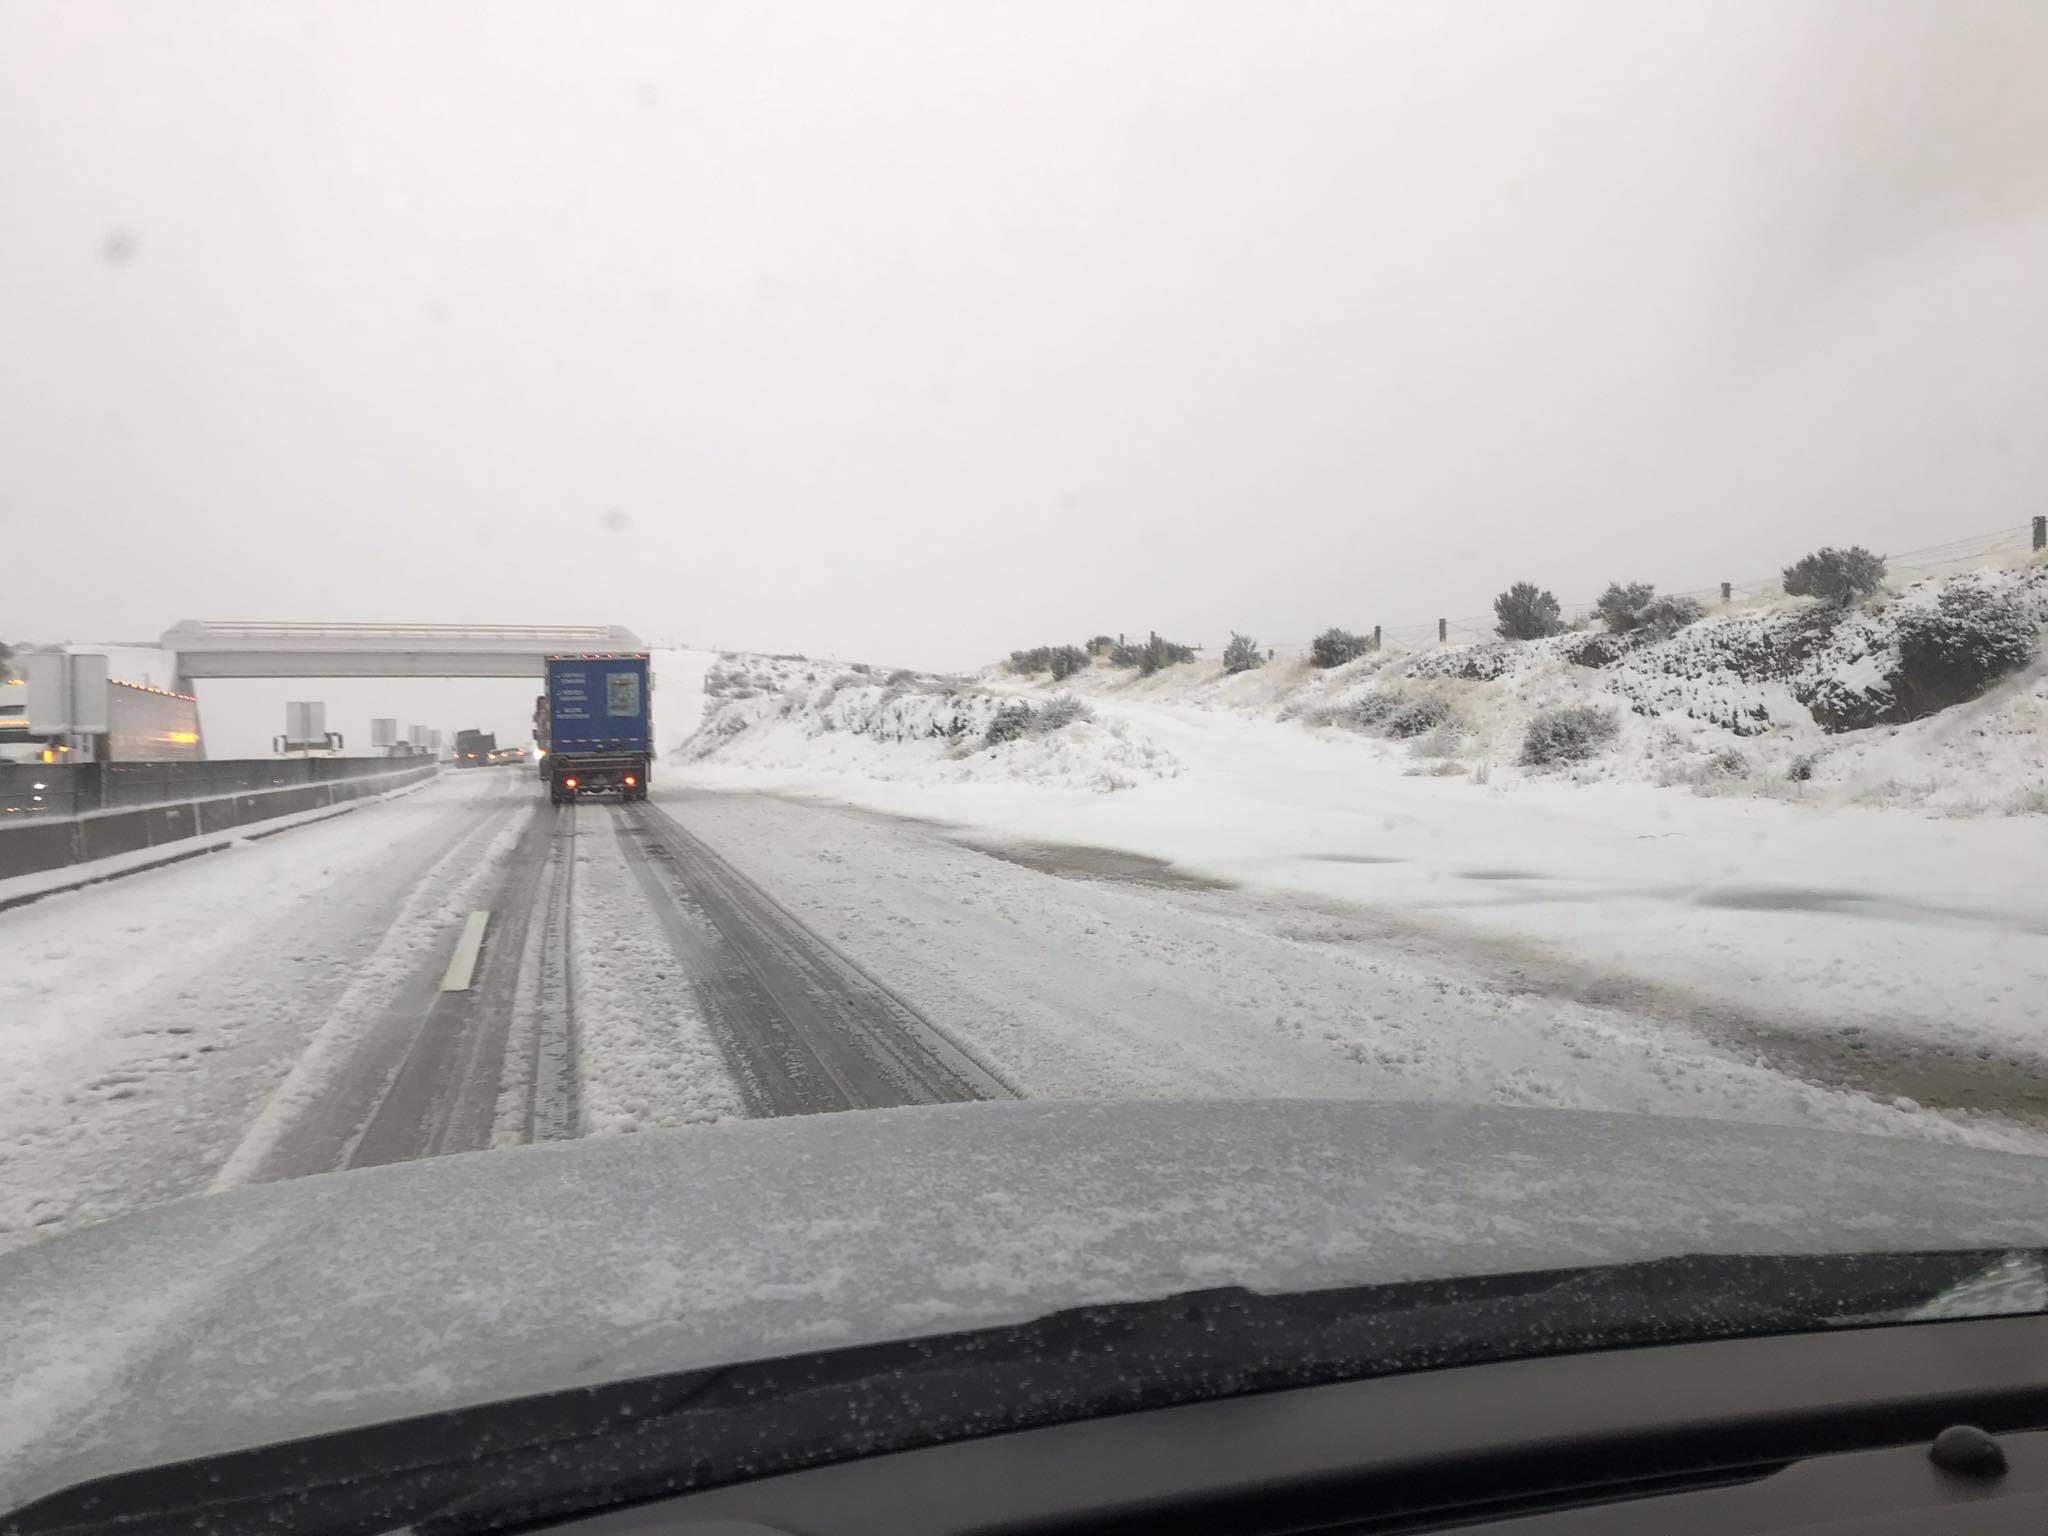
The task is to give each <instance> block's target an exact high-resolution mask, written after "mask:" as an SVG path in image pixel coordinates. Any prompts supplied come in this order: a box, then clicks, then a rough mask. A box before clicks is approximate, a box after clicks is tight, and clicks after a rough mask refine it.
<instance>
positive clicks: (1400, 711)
mask: <svg viewBox="0 0 2048 1536" xmlns="http://www.w3.org/2000/svg"><path fill="white" fill-rule="evenodd" d="M1450 719H1451V706H1450V705H1448V704H1446V703H1445V702H1444V701H1443V700H1442V699H1439V698H1433V697H1430V696H1429V695H1427V694H1425V695H1424V696H1423V697H1421V698H1418V699H1410V700H1409V701H1408V702H1407V703H1405V704H1403V705H1401V706H1400V707H1399V708H1397V709H1395V710H1393V711H1392V712H1391V713H1389V714H1388V716H1387V721H1386V729H1387V734H1388V735H1389V736H1397V737H1400V738H1402V739H1404V740H1405V739H1406V738H1408V737H1411V736H1420V735H1422V734H1424V733H1425V732H1427V731H1433V730H1435V729H1436V728H1437V727H1438V726H1441V725H1443V724H1445V723H1446V722H1448V721H1449V720H1450Z"/></svg>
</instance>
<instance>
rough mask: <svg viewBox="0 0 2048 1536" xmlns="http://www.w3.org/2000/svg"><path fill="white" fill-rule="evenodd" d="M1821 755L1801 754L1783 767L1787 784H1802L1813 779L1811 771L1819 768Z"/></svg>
mask: <svg viewBox="0 0 2048 1536" xmlns="http://www.w3.org/2000/svg"><path fill="white" fill-rule="evenodd" d="M1822 755H1823V754H1821V753H1819V752H1801V753H1799V754H1798V755H1796V756H1795V757H1794V758H1793V759H1792V761H1791V762H1789V763H1787V764H1786V765H1785V779H1786V781H1787V782H1788V783H1792V784H1804V783H1806V782H1807V781H1808V780H1809V779H1811V778H1812V777H1813V770H1814V769H1816V768H1818V767H1819V766H1820V760H1821V757H1822Z"/></svg>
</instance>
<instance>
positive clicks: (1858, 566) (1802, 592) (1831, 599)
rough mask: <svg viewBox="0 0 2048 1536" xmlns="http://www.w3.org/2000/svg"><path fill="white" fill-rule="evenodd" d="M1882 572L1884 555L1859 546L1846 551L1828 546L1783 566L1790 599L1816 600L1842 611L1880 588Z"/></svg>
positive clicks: (1853, 546) (1852, 546)
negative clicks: (1791, 597)
mask: <svg viewBox="0 0 2048 1536" xmlns="http://www.w3.org/2000/svg"><path fill="white" fill-rule="evenodd" d="M1884 571H1885V566H1884V556H1883V555H1873V554H1872V553H1871V552H1870V551H1869V550H1867V549H1865V548H1864V547H1863V546H1862V545H1861V544H1852V545H1850V546H1849V547H1848V548H1847V549H1836V548H1834V547H1833V546H1832V545H1828V546H1823V547H1822V548H1820V549H1817V550H1815V551H1814V552H1813V553H1812V554H1810V555H1802V556H1800V557H1799V559H1798V560H1796V561H1794V562H1793V563H1792V564H1791V565H1788V566H1786V567H1785V573H1784V585H1785V590H1786V592H1787V593H1789V594H1790V595H1791V596H1793V597H1817V598H1819V599H1820V600H1821V601H1822V602H1825V603H1833V604H1834V605H1835V606H1836V607H1837V608H1842V607H1846V606H1847V605H1848V604H1850V603H1853V602H1855V601H1856V599H1857V598H1859V597H1868V596H1870V594H1871V593H1873V592H1875V591H1877V590H1878V589H1879V588H1880V587H1882V586H1883V585H1884Z"/></svg>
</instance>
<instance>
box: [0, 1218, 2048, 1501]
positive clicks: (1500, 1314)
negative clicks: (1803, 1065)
mask: <svg viewBox="0 0 2048 1536" xmlns="http://www.w3.org/2000/svg"><path fill="white" fill-rule="evenodd" d="M2043 1258H2044V1254H2043V1253H2041V1252H2038V1251H2035V1250H2026V1251H2025V1252H2024V1253H2022V1254H2017V1255H2016V1254H2014V1253H2012V1252H2010V1251H2008V1250H1969V1251H1963V1252H1949V1253H1902V1254H1857V1255H1839V1256H1817V1257H1816V1256H1785V1257H1779V1256H1761V1257H1758V1256H1752V1257H1738V1256H1720V1255H1706V1256H1694V1257H1683V1258H1672V1259H1660V1260H1655V1261H1652V1262H1647V1263H1637V1264H1618V1265H1605V1266H1598V1267H1591V1268H1584V1269H1569V1270H1550V1271H1540V1272H1533V1273H1523V1274H1510V1275H1493V1276H1474V1277H1468V1278H1462V1279H1452V1280H1426V1281H1411V1282H1402V1283H1398V1284H1390V1285H1372V1286H1359V1287H1352V1288H1346V1289H1341V1290H1325V1291H1308V1292H1299V1293H1293V1294H1287V1295H1262V1294H1258V1293H1255V1292H1251V1291H1246V1290H1242V1289H1223V1290H1213V1291H1195V1292H1187V1293H1183V1294H1180V1295H1176V1296H1169V1297H1165V1298H1162V1299H1159V1300H1151V1301H1134V1302H1121V1303H1115V1304H1108V1305H1102V1306H1089V1307H1079V1308H1074V1309H1072V1310H1069V1311H1064V1312H1057V1313H1053V1314H1050V1315H1048V1316H1045V1317H1042V1318H1038V1319H1035V1320H1033V1321H1031V1322H1027V1323H1021V1324H1016V1325H1012V1326H1008V1327H1001V1328H987V1329H979V1330H975V1331H973V1332H967V1333H957V1334H947V1335H941V1336H936V1337H930V1338H921V1339H909V1340H902V1341H898V1342H893V1343H887V1344H876V1345H867V1346H861V1347H856V1348H850V1349H839V1350H831V1351H825V1352H820V1353H816V1354H807V1355H793V1356H788V1357H784V1358H781V1359H774V1360H765V1361H757V1362H751V1363H746V1364H740V1365H732V1366H726V1367H723V1368H719V1369H714V1370H702V1371H688V1372H682V1373H678V1374H674V1375H667V1376H656V1377H648V1378H644V1379H641V1380H637V1381H630V1382H622V1383H616V1384H611V1385H606V1386H598V1387H584V1388H575V1389H571V1390H568V1391H563V1392H556V1393H550V1394H547V1395H545V1396H541V1397H533V1398H525V1399H520V1400H516V1401H512V1402H506V1403H497V1404H489V1405H485V1406H481V1407H475V1408H463V1409H455V1410H451V1411H448V1412H445V1413H438V1414H431V1415H427V1416H425V1417H422V1418H417V1419H411V1420H406V1421H402V1422H399V1423H395V1424H387V1425H380V1426H376V1427H373V1428H369V1429H360V1430H349V1431H344V1432H341V1433H338V1434H334V1435H329V1436H322V1437H319V1438H317V1439H312V1440H303V1441H296V1442H292V1443H290V1444H286V1445H280V1446H272V1447H267V1448H264V1449H260V1450H254V1451H247V1452H239V1453H235V1454H231V1455H225V1456H219V1457H212V1458H207V1459H205V1460H203V1461H197V1462H188V1463H182V1464H179V1465H175V1466H168V1467H160V1468H154V1469H150V1470H147V1471H143V1472H137V1473H133V1474H127V1475H122V1476H117V1477H112V1478H107V1479H102V1480H100V1481H97V1482H94V1483H89V1484H85V1485H82V1486H80V1487H77V1488H73V1489H69V1490H66V1491H64V1492H61V1493H57V1494H53V1495H51V1496H50V1497H48V1498H45V1499H42V1500H39V1501H38V1502H36V1503H34V1504H32V1505H29V1506H27V1507H26V1508H24V1509H21V1510H19V1511H17V1512H16V1513H15V1514H14V1515H13V1516H12V1517H10V1518H8V1519H7V1520H6V1521H4V1522H0V1533H5V1536H16V1533H18V1536H49V1533H57V1532H67V1533H68V1532H83V1531H86V1530H92V1531H117V1532H123V1533H131V1532H145V1531H157V1530H169V1529H177V1530H181V1531H182V1530H190V1529H192V1528H194V1527H195V1526H201V1527H205V1528H211V1529H234V1528H242V1527H260V1528H262V1529H264V1530H266V1531H273V1532H293V1533H304V1536H376V1533H382V1532H388V1531H392V1530H395V1529H400V1528H410V1529H415V1530H418V1531H420V1532H421V1533H422V1536H455V1533H458V1532H459V1533H469V1532H476V1531H485V1530H491V1529H496V1528H500V1527H504V1526H512V1525H518V1524H523V1523H526V1522H530V1521H537V1520H542V1519H557V1518H561V1517H564V1516H567V1515H572V1514H577V1513H586V1512H590V1511H593V1510H597V1509H602V1508H608V1507H611V1506H613V1505H617V1504H624V1503H632V1502H636V1501H639V1500H644V1499H650V1498H657V1497H661V1496H665V1495H670V1494H677V1493H683V1492H688V1491H692V1490H696V1489H702V1488H708V1487H714V1486H716V1485H718V1484H720V1483H725V1482H733V1481H737V1480H740V1479H744V1478H750V1477H759V1476H764V1475H768V1474H772V1473H778V1472H787V1471H793V1470H795V1469H797V1468H800V1467H805V1466H814V1465H820V1464H823V1463H827V1462H832V1461H840V1460H846V1459H848V1458H851V1457H856V1456H865V1455H874V1454H877V1453H882V1452H889V1451H901V1450H909V1449H913V1448H915V1447H917V1446H921V1445H931V1444H937V1443H939V1442H942V1441H946V1440H956V1439H964V1438H968V1437H972V1436H977V1435H986V1434H995V1433H1000V1432H1005V1431H1010V1430H1018V1429H1026V1428H1031V1427H1036V1426H1040V1425H1045V1424H1054V1423H1060V1422H1066V1421H1072V1420H1077V1419H1087V1418H1094V1417H1099V1416H1102V1415H1106V1414H1113V1413H1128V1412H1133V1411H1138V1410H1143V1409H1149V1408H1160V1407H1167V1406H1171V1405H1174V1404H1177V1403H1187V1402H1196V1401H1202V1400H1205V1399H1213V1398H1220V1397H1229V1396H1234V1395H1238V1394H1241V1393H1247V1392H1262V1391H1272V1390H1276V1389H1281V1388H1290V1387H1304V1386H1314V1385H1320V1384H1324V1383H1328V1382H1335V1381H1345V1380H1354V1379H1360V1378H1365V1377H1372V1376H1383V1375H1389V1374H1393V1373H1396V1372H1401V1371H1416V1370H1431V1369H1440V1368H1443V1367H1447V1366H1457V1365H1471V1364H1478V1363H1482V1362H1488V1361H1497V1360H1505V1359H1516V1358H1524V1357H1533V1356H1539V1355H1554V1354H1569V1353H1577V1352H1582V1351H1588V1350H1598V1349H1615V1348H1622V1347H1629V1346H1640V1345H1649V1344H1667V1343H1676V1342H1685V1341H1693V1340H1707V1339H1720V1338H1732V1337H1739V1336H1745V1335H1757V1334H1767V1333H1784V1332H1801V1331H1809V1330H1813V1329H1816V1328H1822V1327H1829V1326H1835V1325H1841V1324H1844V1323H1857V1322H1869V1321H1872V1320H1889V1319H1892V1318H1901V1317H1905V1316H1907V1315H1909V1314H1911V1313H1912V1312H1913V1310H1914V1309H1915V1308H1919V1307H1923V1306H1925V1305H1926V1304H1927V1303H1929V1302H1930V1301H1932V1300H1934V1299H1935V1298H1938V1297H1944V1296H1950V1295H1953V1294H1955V1293H1956V1291H1957V1288H1958V1287H1959V1286H1962V1285H1963V1284H1964V1283H1965V1282H1968V1281H1970V1280H1972V1279H1973V1278H1974V1277H1977V1276H1980V1275H1983V1274H1984V1273H1985V1272H1986V1271H1987V1270H1990V1269H1992V1268H1994V1267H1995V1266H1998V1265H2000V1264H2010V1263H2013V1262H2015V1261H2017V1260H2025V1261H2029V1262H2031V1263H2032V1264H2034V1265H2035V1266H2037V1267H2038V1266H2039V1265H2040V1264H2041V1262H2042V1260H2043ZM1979 1315H1983V1314H1979Z"/></svg>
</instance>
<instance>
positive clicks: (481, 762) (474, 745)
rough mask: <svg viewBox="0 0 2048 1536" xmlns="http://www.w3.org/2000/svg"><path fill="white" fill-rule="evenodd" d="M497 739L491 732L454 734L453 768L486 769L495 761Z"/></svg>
mask: <svg viewBox="0 0 2048 1536" xmlns="http://www.w3.org/2000/svg"><path fill="white" fill-rule="evenodd" d="M497 750H498V738H497V735H496V733H495V732H492V731H478V730H468V731H457V732H456V733H455V766H456V767H458V768H487V767H489V766H490V765H491V763H492V762H493V761H495V757H494V754H495V753H496V752H497Z"/></svg>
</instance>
